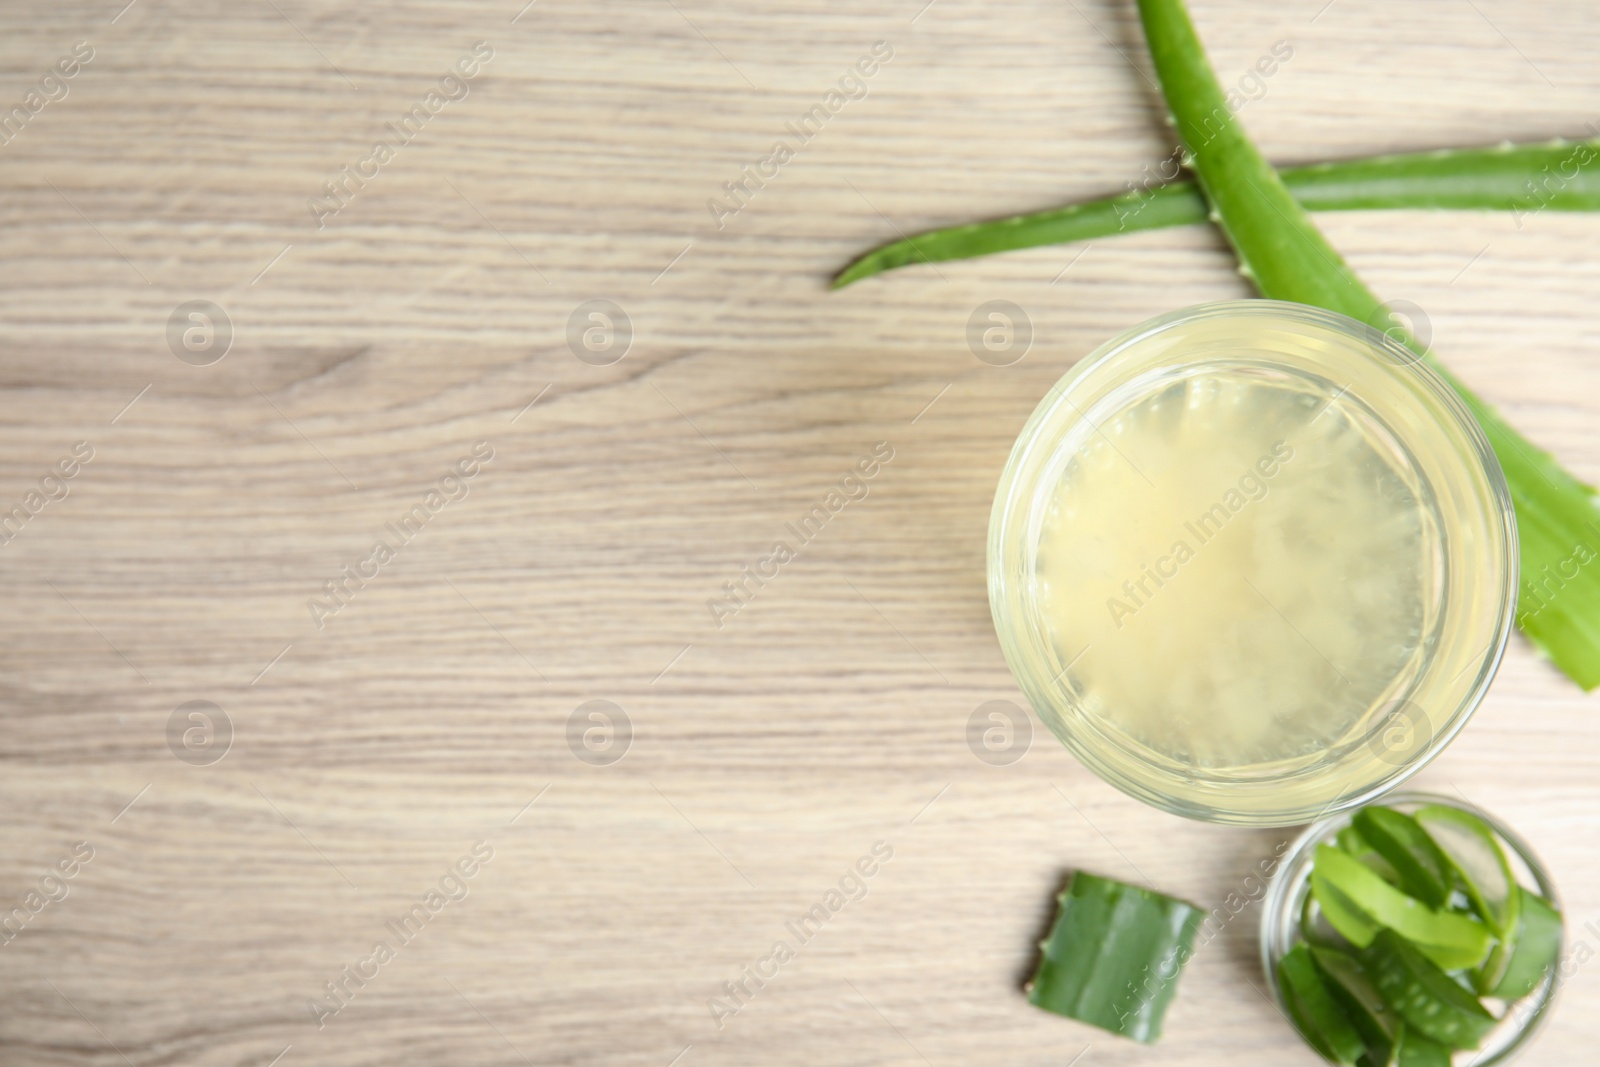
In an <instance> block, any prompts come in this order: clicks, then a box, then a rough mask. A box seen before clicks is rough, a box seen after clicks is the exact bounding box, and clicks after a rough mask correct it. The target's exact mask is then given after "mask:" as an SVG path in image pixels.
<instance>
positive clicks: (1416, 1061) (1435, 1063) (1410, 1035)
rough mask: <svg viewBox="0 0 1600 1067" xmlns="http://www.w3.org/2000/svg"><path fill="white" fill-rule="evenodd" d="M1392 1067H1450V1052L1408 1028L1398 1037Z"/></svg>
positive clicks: (1414, 1029) (1414, 1028)
mask: <svg viewBox="0 0 1600 1067" xmlns="http://www.w3.org/2000/svg"><path fill="white" fill-rule="evenodd" d="M1394 1067H1450V1050H1449V1049H1448V1048H1447V1047H1445V1046H1444V1045H1441V1044H1439V1042H1437V1041H1435V1040H1433V1039H1432V1038H1429V1037H1424V1036H1423V1035H1422V1034H1421V1033H1419V1032H1418V1031H1417V1029H1416V1027H1409V1028H1407V1029H1406V1030H1405V1031H1404V1032H1403V1033H1402V1034H1401V1035H1400V1045H1399V1047H1398V1048H1396V1049H1395V1059H1394Z"/></svg>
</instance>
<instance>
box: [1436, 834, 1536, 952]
mask: <svg viewBox="0 0 1600 1067" xmlns="http://www.w3.org/2000/svg"><path fill="white" fill-rule="evenodd" d="M1416 821H1417V824H1418V825H1419V826H1421V827H1422V829H1424V830H1425V831H1427V835H1428V836H1429V837H1430V838H1432V839H1433V840H1434V841H1435V842H1436V843H1437V844H1438V846H1439V848H1440V850H1441V851H1442V852H1443V853H1444V855H1445V856H1447V857H1449V860H1450V863H1451V865H1452V866H1453V867H1454V868H1455V871H1456V873H1457V874H1458V875H1460V877H1461V882H1462V888H1464V889H1465V890H1466V891H1467V898H1468V899H1469V900H1471V901H1472V907H1473V910H1474V911H1476V912H1477V913H1478V914H1479V915H1480V916H1482V918H1483V921H1484V922H1486V923H1488V924H1489V926H1490V928H1491V929H1493V930H1494V932H1495V934H1496V935H1497V936H1499V937H1502V938H1504V937H1507V936H1509V935H1510V934H1511V933H1512V932H1513V931H1514V930H1515V929H1516V926H1517V910H1518V907H1519V905H1520V904H1521V899H1522V898H1521V894H1520V893H1518V892H1517V880H1516V877H1515V876H1514V875H1513V874H1512V873H1511V864H1510V862H1509V861H1508V860H1507V859H1506V853H1505V849H1503V848H1501V847H1500V842H1499V841H1498V840H1496V838H1495V834H1494V831H1493V830H1491V829H1489V827H1488V825H1487V824H1486V823H1485V822H1484V821H1483V820H1482V819H1480V818H1478V817H1477V816H1476V815H1474V814H1472V813H1471V812H1468V811H1462V810H1461V809H1460V808H1447V807H1444V806H1442V805H1437V804H1432V805H1429V806H1427V807H1425V808H1419V809H1418V810H1417V813H1416Z"/></svg>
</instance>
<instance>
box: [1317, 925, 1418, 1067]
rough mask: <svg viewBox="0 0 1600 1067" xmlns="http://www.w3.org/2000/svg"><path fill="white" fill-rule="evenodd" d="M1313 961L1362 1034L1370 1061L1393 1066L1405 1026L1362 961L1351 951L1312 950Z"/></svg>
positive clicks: (1375, 1063)
mask: <svg viewBox="0 0 1600 1067" xmlns="http://www.w3.org/2000/svg"><path fill="white" fill-rule="evenodd" d="M1311 958H1312V960H1313V961H1314V962H1315V963H1316V965H1317V970H1319V971H1321V972H1322V977H1323V980H1324V981H1325V983H1326V984H1327V987H1328V991H1329V992H1330V993H1332V994H1333V999H1334V1000H1336V1001H1338V1002H1339V1005H1340V1006H1341V1007H1343V1008H1344V1011H1345V1015H1346V1016H1347V1017H1348V1018H1349V1020H1350V1022H1351V1023H1352V1024H1353V1025H1354V1026H1355V1028H1356V1032H1357V1033H1358V1034H1360V1035H1361V1042H1362V1044H1363V1045H1365V1046H1366V1059H1367V1062H1369V1063H1371V1064H1374V1065H1378V1064H1381V1065H1389V1064H1392V1063H1393V1062H1394V1059H1395V1051H1396V1048H1397V1046H1398V1045H1399V1043H1400V1030H1401V1029H1402V1028H1403V1027H1404V1025H1405V1024H1404V1023H1403V1022H1401V1020H1400V1016H1398V1015H1397V1014H1395V1012H1394V1010H1393V1009H1391V1008H1390V1007H1389V1005H1387V1004H1385V1003H1384V1000H1383V997H1382V996H1381V995H1379V993H1378V989H1377V987H1376V986H1374V985H1373V984H1372V979H1371V978H1370V977H1369V976H1368V975H1367V970H1366V968H1365V967H1364V966H1362V964H1361V961H1360V960H1358V959H1356V958H1355V957H1354V956H1352V955H1350V954H1349V953H1347V952H1340V951H1338V950H1337V949H1328V948H1312V949H1311Z"/></svg>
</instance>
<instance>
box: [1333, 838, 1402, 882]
mask: <svg viewBox="0 0 1600 1067" xmlns="http://www.w3.org/2000/svg"><path fill="white" fill-rule="evenodd" d="M1335 840H1336V841H1337V842H1338V845H1339V847H1340V848H1341V849H1343V850H1344V851H1346V852H1348V853H1350V855H1352V856H1354V857H1355V858H1356V859H1358V860H1360V861H1361V862H1362V863H1365V864H1366V865H1367V866H1368V867H1371V868H1372V869H1373V870H1375V871H1377V872H1378V873H1379V874H1381V875H1383V880H1384V881H1385V882H1388V883H1389V884H1391V885H1399V884H1400V872H1399V871H1397V870H1395V869H1394V867H1393V865H1391V864H1390V863H1389V861H1388V860H1386V859H1384V858H1383V856H1382V854H1381V853H1379V852H1378V850H1377V849H1375V848H1373V847H1372V843H1371V842H1370V841H1368V840H1367V839H1366V838H1365V837H1363V836H1361V831H1360V830H1358V829H1356V827H1355V824H1354V823H1352V824H1351V825H1349V826H1346V827H1345V828H1344V829H1343V830H1340V831H1339V834H1338V836H1337V838H1336V839H1335Z"/></svg>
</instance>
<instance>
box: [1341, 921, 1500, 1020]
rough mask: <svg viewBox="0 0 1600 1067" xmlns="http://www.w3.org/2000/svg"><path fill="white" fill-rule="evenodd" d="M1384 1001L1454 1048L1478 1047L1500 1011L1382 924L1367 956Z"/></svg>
mask: <svg viewBox="0 0 1600 1067" xmlns="http://www.w3.org/2000/svg"><path fill="white" fill-rule="evenodd" d="M1363 961H1364V962H1365V963H1366V965H1367V973H1368V974H1369V975H1371V976H1372V984H1373V985H1374V986H1376V987H1377V989H1378V992H1379V993H1380V994H1381V995H1382V996H1383V999H1384V1003H1386V1004H1388V1005H1389V1006H1390V1007H1391V1008H1393V1009H1394V1010H1395V1011H1396V1012H1397V1013H1398V1014H1399V1015H1400V1016H1401V1017H1402V1018H1403V1019H1405V1021H1406V1026H1407V1029H1408V1030H1412V1029H1414V1030H1417V1031H1419V1032H1421V1033H1422V1035H1423V1036H1424V1037H1429V1038H1432V1039H1433V1040H1435V1041H1438V1042H1440V1043H1441V1044H1444V1045H1448V1046H1449V1047H1450V1048H1458V1049H1470V1048H1477V1047H1478V1045H1479V1044H1481V1043H1482V1041H1483V1039H1484V1037H1485V1036H1487V1035H1488V1033H1489V1031H1490V1030H1492V1029H1494V1025H1495V1022H1496V1021H1497V1020H1496V1019H1495V1017H1494V1016H1493V1015H1491V1014H1489V1011H1488V1009H1486V1008H1485V1007H1484V1006H1483V1005H1482V1004H1480V1003H1478V998H1477V997H1475V996H1473V995H1472V993H1470V992H1469V991H1468V990H1466V989H1463V988H1462V987H1461V986H1460V985H1458V984H1457V983H1456V981H1455V979H1453V978H1451V977H1450V976H1449V975H1448V974H1445V973H1444V971H1442V970H1440V969H1439V967H1438V966H1437V965H1436V964H1435V963H1434V962H1433V961H1432V960H1430V959H1428V957H1427V956H1424V955H1423V954H1422V953H1421V952H1420V951H1418V949H1417V946H1415V945H1413V944H1411V943H1410V942H1409V941H1407V940H1406V939H1405V938H1403V937H1401V936H1400V935H1399V934H1397V933H1396V932H1395V931H1393V930H1379V931H1378V936H1377V937H1375V938H1373V939H1372V944H1371V945H1370V946H1368V948H1367V951H1366V954H1365V956H1364V960H1363Z"/></svg>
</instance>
